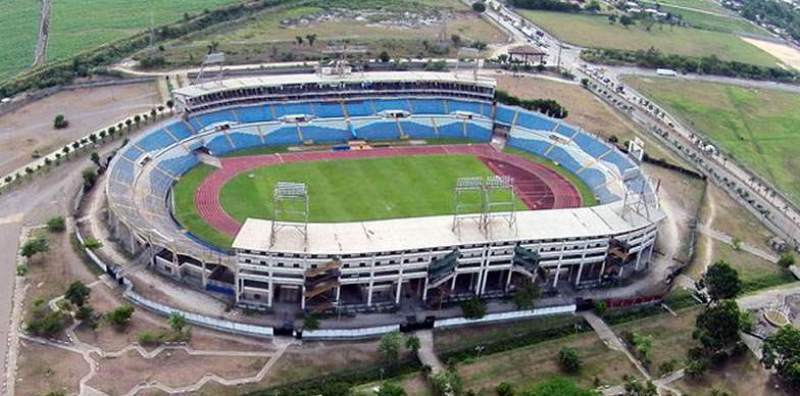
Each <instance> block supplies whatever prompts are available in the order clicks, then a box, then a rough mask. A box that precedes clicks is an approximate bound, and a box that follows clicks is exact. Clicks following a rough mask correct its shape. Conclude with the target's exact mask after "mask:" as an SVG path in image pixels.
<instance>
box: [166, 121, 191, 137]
mask: <svg viewBox="0 0 800 396" xmlns="http://www.w3.org/2000/svg"><path fill="white" fill-rule="evenodd" d="M167 129H169V131H170V132H171V133H172V135H173V136H175V137H176V138H178V140H183V139H186V138H188V137H189V136H192V135H193V134H194V132H192V130H191V128H189V125H187V124H186V123H185V122H183V121H178V122H175V123H172V124H169V125H167Z"/></svg>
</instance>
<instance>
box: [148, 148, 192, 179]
mask: <svg viewBox="0 0 800 396" xmlns="http://www.w3.org/2000/svg"><path fill="white" fill-rule="evenodd" d="M199 162H200V161H199V160H198V159H197V157H195V156H194V154H186V155H183V156H180V157H175V158H170V159H165V160H161V161H160V162H159V163H158V167H159V168H160V169H161V170H163V171H165V172H167V173H168V174H170V175H172V176H175V177H178V176H180V175H182V174H184V173H186V171H188V170H189V169H191V167H193V166H195V165H197V164H198V163H199Z"/></svg>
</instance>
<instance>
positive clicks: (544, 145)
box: [508, 136, 550, 157]
mask: <svg viewBox="0 0 800 396" xmlns="http://www.w3.org/2000/svg"><path fill="white" fill-rule="evenodd" d="M508 145H509V146H511V147H513V148H516V149H520V150H522V151H527V152H529V153H534V154H538V155H540V156H542V157H544V153H545V151H547V149H548V148H550V143H549V142H546V141H544V140H538V139H522V138H518V137H514V136H512V137H511V138H510V139H509V140H508Z"/></svg>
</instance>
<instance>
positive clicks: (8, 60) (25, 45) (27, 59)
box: [0, 0, 41, 81]
mask: <svg viewBox="0 0 800 396" xmlns="http://www.w3.org/2000/svg"><path fill="white" fill-rule="evenodd" d="M40 10H41V3H40V2H38V1H34V0H0V81H2V80H4V79H6V78H8V77H11V76H13V75H14V74H16V73H19V72H21V71H23V70H25V69H26V68H28V67H30V65H31V64H32V63H33V53H34V50H35V49H36V37H37V34H38V31H39V11H40Z"/></svg>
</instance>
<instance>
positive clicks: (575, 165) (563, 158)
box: [547, 146, 582, 173]
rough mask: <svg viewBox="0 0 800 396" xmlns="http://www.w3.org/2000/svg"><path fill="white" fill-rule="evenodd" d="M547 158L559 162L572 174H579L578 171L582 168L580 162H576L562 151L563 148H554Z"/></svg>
mask: <svg viewBox="0 0 800 396" xmlns="http://www.w3.org/2000/svg"><path fill="white" fill-rule="evenodd" d="M547 157H548V158H550V159H551V160H553V161H555V162H558V163H559V165H561V166H562V167H564V168H566V169H567V170H569V171H570V172H572V173H577V172H578V170H580V169H581V168H582V166H581V164H580V162H578V161H577V160H575V158H573V157H572V155H570V154H569V153H568V152H567V151H566V150H564V149H562V148H561V147H557V146H556V147H553V148H552V149H550V152H549V153H548V154H547Z"/></svg>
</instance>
